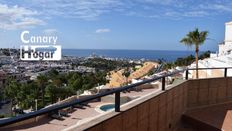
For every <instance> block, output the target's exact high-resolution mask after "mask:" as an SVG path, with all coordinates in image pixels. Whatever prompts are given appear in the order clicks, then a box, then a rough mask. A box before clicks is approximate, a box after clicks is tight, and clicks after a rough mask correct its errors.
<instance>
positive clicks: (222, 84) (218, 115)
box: [0, 68, 232, 131]
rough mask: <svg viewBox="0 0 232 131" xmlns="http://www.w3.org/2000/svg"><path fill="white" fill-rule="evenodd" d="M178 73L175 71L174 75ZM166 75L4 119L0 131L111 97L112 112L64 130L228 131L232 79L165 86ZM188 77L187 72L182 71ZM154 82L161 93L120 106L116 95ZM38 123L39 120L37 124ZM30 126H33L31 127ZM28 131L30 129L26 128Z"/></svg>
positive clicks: (231, 108) (206, 79) (118, 96)
mask: <svg viewBox="0 0 232 131" xmlns="http://www.w3.org/2000/svg"><path fill="white" fill-rule="evenodd" d="M228 69H229V68H228ZM177 73H179V72H177ZM174 74H176V73H172V74H167V75H164V76H161V77H157V78H154V79H152V80H146V81H143V82H140V83H136V84H134V85H129V86H125V87H121V88H118V89H116V90H112V91H110V92H107V93H103V94H98V95H96V96H93V97H89V98H86V99H82V100H77V101H75V102H72V103H66V104H63V105H59V106H54V107H51V108H48V109H46V110H43V109H42V110H39V111H37V112H34V113H29V114H26V115H25V116H19V117H16V118H11V119H8V120H4V121H0V126H1V127H0V129H3V130H4V129H5V130H7V129H17V127H20V126H19V125H22V124H23V123H24V124H25V123H29V124H27V125H30V124H31V123H32V122H33V123H35V121H36V119H38V117H41V115H43V116H44V115H46V114H48V113H50V112H54V111H58V110H60V109H63V108H66V107H69V106H72V105H74V104H80V103H83V102H86V101H89V100H93V99H96V98H100V97H103V96H106V95H109V94H115V111H109V112H107V113H103V114H101V115H98V116H95V117H93V118H91V119H88V120H86V121H83V122H82V123H77V124H74V125H72V126H70V127H67V128H66V129H64V130H66V131H69V130H90V131H123V130H124V131H127V130H128V131H131V130H137V131H140V130H141V131H143V130H144V131H145V130H149V131H150V130H152V131H174V130H178V131H179V130H180V131H207V130H210V131H220V130H224V131H231V130H232V125H231V122H232V119H231V118H232V112H231V110H232V77H227V68H225V72H224V76H223V77H217V78H204V79H203V78H202V79H191V80H190V79H188V77H187V76H188V75H186V79H185V80H179V81H178V82H175V83H174V84H172V85H167V84H166V82H165V81H166V79H165V78H167V77H168V76H171V75H174ZM186 74H188V70H187V71H186ZM156 80H161V81H162V88H161V89H162V90H160V91H158V92H151V93H148V94H146V95H144V96H143V97H140V98H138V99H136V100H133V101H130V102H128V103H126V104H124V105H121V106H120V92H122V91H124V90H127V89H130V88H133V87H137V86H140V85H143V84H146V83H149V82H153V81H156ZM37 123H39V121H38V122H37ZM32 125H33V124H32ZM28 128H30V126H28Z"/></svg>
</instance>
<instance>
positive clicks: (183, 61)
mask: <svg viewBox="0 0 232 131" xmlns="http://www.w3.org/2000/svg"><path fill="white" fill-rule="evenodd" d="M209 57H210V51H206V52H204V53H202V54H201V55H200V56H199V59H201V60H202V59H205V58H209ZM195 59H196V58H195V57H194V56H193V55H189V56H187V57H183V58H177V59H176V61H175V62H169V63H166V64H165V66H164V69H172V68H174V67H177V66H188V65H190V64H192V63H193V62H194V60H195Z"/></svg>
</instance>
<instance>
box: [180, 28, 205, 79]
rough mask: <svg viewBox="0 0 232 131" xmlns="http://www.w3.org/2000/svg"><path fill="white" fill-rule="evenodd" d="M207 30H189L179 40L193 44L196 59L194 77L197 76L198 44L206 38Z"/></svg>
mask: <svg viewBox="0 0 232 131" xmlns="http://www.w3.org/2000/svg"><path fill="white" fill-rule="evenodd" d="M207 36H208V31H202V32H199V30H198V28H196V29H195V30H194V31H190V32H189V33H188V34H187V35H186V36H185V37H184V38H183V39H182V40H181V41H180V42H181V43H183V44H185V45H187V46H195V53H196V56H195V60H196V78H198V53H199V46H200V45H202V44H204V42H205V40H206V39H207Z"/></svg>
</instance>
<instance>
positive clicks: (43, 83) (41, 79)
mask: <svg viewBox="0 0 232 131" xmlns="http://www.w3.org/2000/svg"><path fill="white" fill-rule="evenodd" d="M36 82H37V85H38V87H39V88H40V90H41V96H42V106H44V104H45V102H44V95H45V88H46V85H47V82H48V78H47V77H46V76H45V75H39V76H38V77H37V80H36Z"/></svg>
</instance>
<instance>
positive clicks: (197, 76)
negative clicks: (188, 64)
mask: <svg viewBox="0 0 232 131" xmlns="http://www.w3.org/2000/svg"><path fill="white" fill-rule="evenodd" d="M198 52H199V49H198V47H196V79H198V78H199V75H198Z"/></svg>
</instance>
